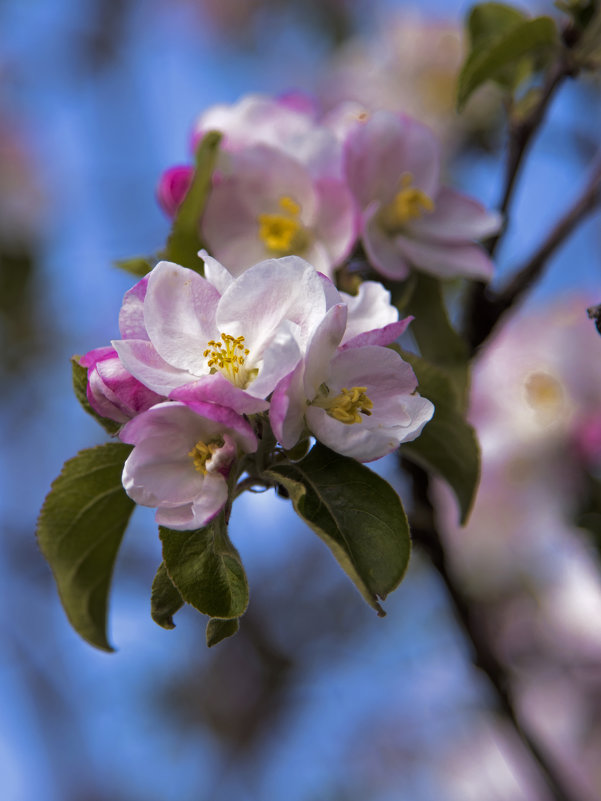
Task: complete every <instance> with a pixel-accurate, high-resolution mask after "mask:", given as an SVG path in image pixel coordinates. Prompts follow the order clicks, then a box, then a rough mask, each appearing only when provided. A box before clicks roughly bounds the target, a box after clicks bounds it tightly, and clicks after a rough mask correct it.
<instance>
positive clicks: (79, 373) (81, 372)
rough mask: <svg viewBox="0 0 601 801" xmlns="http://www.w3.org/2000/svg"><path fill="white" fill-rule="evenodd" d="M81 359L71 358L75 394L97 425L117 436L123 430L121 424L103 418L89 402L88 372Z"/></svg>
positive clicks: (78, 357)
mask: <svg viewBox="0 0 601 801" xmlns="http://www.w3.org/2000/svg"><path fill="white" fill-rule="evenodd" d="M80 359H81V356H71V370H72V376H73V391H74V392H75V397H76V398H77V400H78V401H79V402H80V404H81V405H82V407H83V409H84V410H85V411H86V412H87V413H88V414H89V415H91V416H92V417H93V418H94V420H96V422H97V423H100V425H101V426H102V427H103V428H104V430H105V431H106V432H108V433H109V434H115V433H116V432H117V431H119V429H120V428H121V424H120V423H117V422H116V421H115V420H109V418H108V417H101V416H100V415H99V414H98V412H96V411H94V409H92V407H91V406H90V401H89V400H88V396H87V392H86V390H87V387H88V371H87V368H85V367H83V366H82V365H81V364H80V363H79V360H80Z"/></svg>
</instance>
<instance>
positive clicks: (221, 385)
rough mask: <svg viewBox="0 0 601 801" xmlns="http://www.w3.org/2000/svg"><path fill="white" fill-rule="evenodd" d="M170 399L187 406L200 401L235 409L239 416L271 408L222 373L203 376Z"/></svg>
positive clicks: (176, 392)
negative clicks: (235, 384)
mask: <svg viewBox="0 0 601 801" xmlns="http://www.w3.org/2000/svg"><path fill="white" fill-rule="evenodd" d="M169 397H170V399H171V400H176V401H181V402H182V403H186V404H190V403H196V402H198V401H204V402H205V403H216V404H218V405H219V406H226V407H228V408H230V409H233V411H235V412H237V413H238V414H257V413H258V412H264V411H265V410H266V409H268V408H269V402H268V401H266V400H262V399H261V398H255V397H254V396H252V395H249V394H248V392H245V391H244V390H243V389H240V388H239V387H236V386H234V384H232V383H231V382H230V381H228V380H227V378H225V376H223V375H221V373H215V375H208V376H203V377H202V378H199V379H198V380H197V381H194V382H192V383H191V384H186V385H185V386H182V387H178V388H177V389H174V390H173V392H171V394H170V395H169Z"/></svg>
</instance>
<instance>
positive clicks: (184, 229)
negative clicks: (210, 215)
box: [163, 131, 221, 273]
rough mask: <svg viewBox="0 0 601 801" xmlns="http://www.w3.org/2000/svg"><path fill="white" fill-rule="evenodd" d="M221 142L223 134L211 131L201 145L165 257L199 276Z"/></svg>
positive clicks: (174, 222)
mask: <svg viewBox="0 0 601 801" xmlns="http://www.w3.org/2000/svg"><path fill="white" fill-rule="evenodd" d="M220 141H221V134H220V133H218V132H217V131H209V133H207V134H205V136H204V137H203V139H202V141H201V142H200V144H199V145H198V148H197V150H196V170H195V172H194V178H193V179H192V183H191V185H190V188H189V189H188V191H187V193H186V196H185V198H184V200H183V202H182V204H181V205H180V207H179V209H178V212H177V215H176V217H175V220H174V221H173V226H172V228H171V233H170V235H169V239H168V240H167V248H166V250H165V252H164V254H163V258H165V259H167V260H169V261H174V262H175V263H176V264H181V265H182V266H183V267H189V268H191V269H192V270H196V271H197V272H199V273H202V269H203V265H202V262H201V260H200V258H199V256H198V251H199V250H200V249H201V248H202V247H204V243H203V242H202V240H201V238H200V218H201V217H202V213H203V211H204V207H205V203H206V200H207V197H208V195H209V191H210V189H211V177H212V175H213V170H214V169H215V164H216V162H217V155H218V151H219V142H220Z"/></svg>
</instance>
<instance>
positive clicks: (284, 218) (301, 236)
mask: <svg viewBox="0 0 601 801" xmlns="http://www.w3.org/2000/svg"><path fill="white" fill-rule="evenodd" d="M278 205H279V207H280V208H281V209H282V213H281V214H259V217H258V222H259V237H260V239H261V241H262V242H263V244H264V245H265V247H266V248H267V250H269V251H271V252H272V253H274V254H277V255H278V256H287V255H290V254H291V253H298V252H300V251H302V250H304V249H305V248H306V246H307V231H306V229H305V227H304V225H303V224H302V222H301V221H300V220H299V215H300V212H301V207H300V206H299V205H298V203H296V202H295V201H294V200H292V198H291V197H288V196H287V195H284V196H283V197H281V198H280V200H279V204H278Z"/></svg>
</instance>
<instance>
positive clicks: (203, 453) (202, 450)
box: [188, 439, 224, 476]
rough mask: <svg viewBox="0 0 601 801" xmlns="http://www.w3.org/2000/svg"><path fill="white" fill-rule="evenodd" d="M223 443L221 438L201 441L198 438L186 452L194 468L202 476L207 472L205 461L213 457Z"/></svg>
mask: <svg viewBox="0 0 601 801" xmlns="http://www.w3.org/2000/svg"><path fill="white" fill-rule="evenodd" d="M223 444H224V443H223V440H222V439H216V440H213V441H212V442H203V441H202V440H200V439H199V440H198V442H197V443H196V445H195V446H194V447H193V448H192V450H191V451H190V452H189V453H188V456H189V457H190V458H191V459H192V461H193V463H194V469H195V470H196V471H197V472H198V473H200V474H201V475H202V476H206V474H207V473H208V470H207V462H209V461H210V460H211V459H212V458H213V456H214V455H215V453H216V452H217V451H218V450H220V449H221V448H223Z"/></svg>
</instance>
